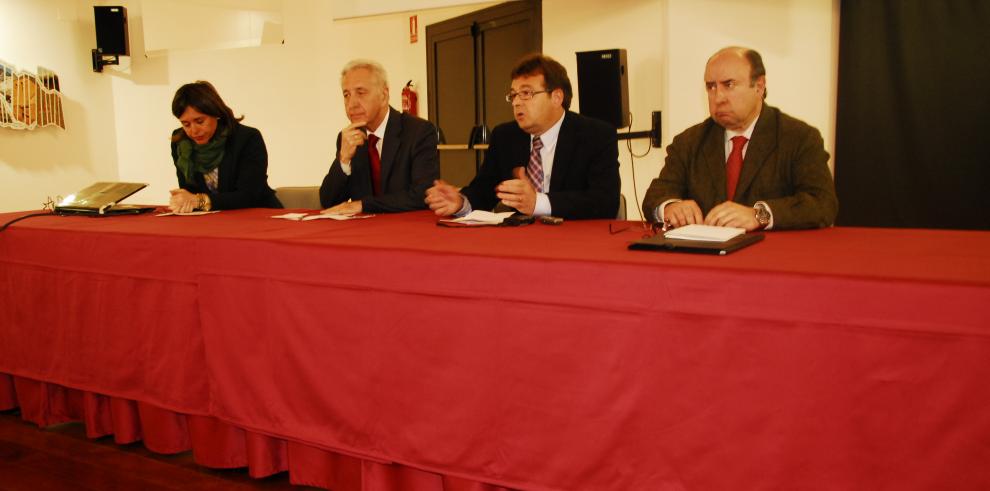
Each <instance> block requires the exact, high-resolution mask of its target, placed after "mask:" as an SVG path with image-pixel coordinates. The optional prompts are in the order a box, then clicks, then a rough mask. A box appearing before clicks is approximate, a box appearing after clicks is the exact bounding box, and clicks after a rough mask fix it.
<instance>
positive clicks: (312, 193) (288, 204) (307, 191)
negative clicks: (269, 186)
mask: <svg viewBox="0 0 990 491" xmlns="http://www.w3.org/2000/svg"><path fill="white" fill-rule="evenodd" d="M275 197H276V198H278V200H279V201H281V202H282V206H283V207H285V208H305V209H307V210H319V209H322V208H323V207H322V206H320V187H319V186H284V187H280V188H275Z"/></svg>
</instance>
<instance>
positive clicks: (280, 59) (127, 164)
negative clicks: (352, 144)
mask: <svg viewBox="0 0 990 491" xmlns="http://www.w3.org/2000/svg"><path fill="white" fill-rule="evenodd" d="M122 4H123V5H125V6H127V8H128V16H129V18H130V25H131V26H132V28H133V29H134V30H132V34H131V40H132V43H133V44H132V53H133V54H135V56H134V57H133V60H132V66H131V70H130V73H122V74H115V75H114V85H113V93H114V98H115V100H116V103H117V104H116V107H117V114H116V120H117V123H118V127H119V129H118V141H119V161H120V175H121V178H122V179H124V180H136V181H140V182H150V183H152V186H151V187H150V188H149V189H146V190H144V191H142V192H141V193H142V194H141V196H142V198H148V197H150V198H151V199H157V201H158V202H164V201H166V200H167V196H168V190H169V189H171V188H172V187H174V186H175V169H174V166H173V165H172V160H171V156H170V155H169V146H168V137H169V135H170V134H171V131H172V130H173V129H175V128H177V127H178V124H177V121H176V119H175V118H174V117H173V116H172V114H171V111H170V105H171V101H172V96H173V94H174V93H175V89H177V88H178V87H179V86H180V85H182V84H184V83H187V82H191V81H194V80H209V81H210V82H212V83H213V84H214V85H215V86H216V87H217V89H218V90H219V91H220V94H221V95H222V96H223V98H224V100H225V102H227V104H228V105H229V106H230V107H231V108H232V109H234V111H235V113H236V114H238V115H240V114H243V115H244V116H245V119H244V124H247V125H249V126H254V127H256V128H258V129H260V130H261V132H262V134H263V135H264V138H265V143H266V144H267V146H268V154H269V169H268V175H269V184H270V185H271V186H272V187H278V186H291V185H319V183H320V182H321V181H322V179H323V176H324V175H326V172H327V169H328V168H329V166H330V163H331V162H332V161H333V152H334V142H335V139H336V136H337V132H338V131H339V130H340V128H342V127H343V126H345V125H346V124H347V118H346V116H345V113H344V108H343V98H342V97H341V94H340V69H341V68H342V67H343V66H344V64H345V63H347V61H349V60H350V59H352V58H354V57H365V58H372V59H375V60H377V61H379V62H381V63H382V64H383V65H384V66H385V68H386V69H387V71H388V73H389V79H390V80H389V83H390V85H391V91H390V96H391V97H390V99H391V104H392V106H393V107H396V108H401V107H402V99H401V95H400V92H401V90H402V87H403V86H404V85H405V83H406V81H407V80H410V79H412V80H413V82H414V83H415V84H416V85H417V86H418V87H419V94H420V99H419V109H420V114H421V115H424V116H425V115H426V108H427V105H426V100H425V99H426V90H425V85H426V48H425V47H424V46H425V37H426V34H425V26H426V25H428V24H430V23H433V22H438V21H440V20H444V19H448V18H451V17H456V16H458V15H461V14H463V13H466V12H470V11H472V10H474V9H477V8H483V7H485V5H482V6H463V7H451V8H444V9H433V10H428V11H423V12H417V13H416V14H417V15H418V16H419V26H420V27H419V42H418V43H415V44H410V43H409V34H408V33H409V20H408V19H409V15H410V13H404V14H390V15H381V16H375V17H367V18H359V19H348V20H340V21H334V20H333V16H332V13H331V11H330V9H331V6H330V5H329V3H328V2H325V1H322V0H293V1H287V2H284V3H283V19H284V22H285V25H284V34H285V44H284V45H265V46H260V47H255V48H238V49H226V50H203V51H189V50H184V51H170V52H169V53H167V54H166V55H165V56H155V57H151V58H145V57H143V56H138V55H137V54H138V53H141V52H143V47H142V46H139V43H140V36H137V35H135V31H136V29H138V28H139V27H140V25H141V15H142V13H141V2H140V1H136V0H131V1H124V2H122ZM190 35H191V36H194V35H195V33H190Z"/></svg>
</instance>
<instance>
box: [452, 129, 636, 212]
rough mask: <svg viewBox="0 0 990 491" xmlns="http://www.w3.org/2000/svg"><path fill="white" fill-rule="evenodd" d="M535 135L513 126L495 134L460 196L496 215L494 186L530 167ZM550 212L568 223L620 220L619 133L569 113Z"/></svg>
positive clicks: (552, 179)
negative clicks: (493, 211) (577, 219)
mask: <svg viewBox="0 0 990 491" xmlns="http://www.w3.org/2000/svg"><path fill="white" fill-rule="evenodd" d="M530 140H531V139H530V135H529V134H528V133H526V132H524V131H523V130H521V129H520V128H519V125H518V124H516V123H515V122H514V121H513V122H511V123H503V124H500V125H498V126H496V127H495V129H494V130H492V134H491V139H490V140H489V146H488V151H487V152H486V153H485V163H484V164H482V166H481V170H480V171H478V175H477V176H476V177H475V178H474V180H472V181H471V184H469V185H468V186H467V187H465V188H464V189H462V190H461V194H463V195H464V196H465V197H467V199H468V201H469V202H470V203H471V208H472V209H475V210H491V209H492V208H494V207H495V205H496V204H497V203H498V201H499V200H498V197H496V196H495V186H497V185H498V184H499V183H500V182H502V181H505V180H507V179H514V177H513V175H512V169H513V168H515V167H524V166H526V164H527V163H528V162H529V153H530V146H531V142H530ZM547 197H549V198H550V208H551V213H553V215H554V216H557V217H561V218H568V219H575V218H615V215H616V212H617V211H618V208H619V147H618V145H617V139H616V133H615V128H613V127H612V126H609V125H608V123H605V122H603V121H599V120H597V119H592V118H588V117H585V116H581V115H580V114H577V113H573V112H570V111H568V112H567V114H565V115H564V121H563V123H561V125H560V134H559V135H558V136H557V149H556V151H555V153H554V158H553V172H552V173H551V175H550V188H549V192H548V193H547Z"/></svg>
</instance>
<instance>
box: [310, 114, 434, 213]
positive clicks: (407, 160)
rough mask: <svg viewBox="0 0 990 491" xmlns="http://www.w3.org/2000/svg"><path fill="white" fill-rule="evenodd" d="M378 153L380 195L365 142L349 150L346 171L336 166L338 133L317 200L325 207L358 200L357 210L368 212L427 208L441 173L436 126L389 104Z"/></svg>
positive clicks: (338, 145) (338, 160)
mask: <svg viewBox="0 0 990 491" xmlns="http://www.w3.org/2000/svg"><path fill="white" fill-rule="evenodd" d="M381 158H382V176H381V179H382V194H380V195H378V196H374V195H373V194H372V184H371V163H370V157H369V156H368V144H367V142H365V144H364V145H361V146H360V147H358V148H357V151H356V152H355V153H354V157H353V158H352V159H351V175H350V176H348V175H346V174H344V171H343V169H342V168H341V167H340V133H338V134H337V157H336V158H335V159H334V160H333V164H331V165H330V172H328V173H327V176H326V177H324V178H323V185H322V186H320V204H322V205H323V207H324V208H329V207H331V206H333V205H336V204H338V203H341V202H344V201H347V200H348V199H352V200H361V207H362V209H363V210H364V211H365V212H368V213H382V212H392V211H408V210H421V209H423V208H426V203H425V202H424V201H423V199H424V198H425V195H426V190H427V188H429V187H430V186H432V185H433V181H434V180H435V179H439V178H440V156H439V154H438V153H437V129H436V127H435V126H433V123H430V122H429V121H426V120H425V119H420V118H417V117H416V116H412V115H409V114H406V113H400V112H398V111H396V110H395V109H392V108H391V107H390V108H389V113H388V124H387V125H386V126H385V138H384V140H382V153H381Z"/></svg>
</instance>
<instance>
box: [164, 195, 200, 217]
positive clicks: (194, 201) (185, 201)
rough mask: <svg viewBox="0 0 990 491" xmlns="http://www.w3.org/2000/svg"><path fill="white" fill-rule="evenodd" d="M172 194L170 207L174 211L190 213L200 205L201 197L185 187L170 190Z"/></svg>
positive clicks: (169, 202)
mask: <svg viewBox="0 0 990 491" xmlns="http://www.w3.org/2000/svg"><path fill="white" fill-rule="evenodd" d="M169 193H171V194H172V196H171V197H170V198H169V199H168V209H169V211H171V212H172V213H189V212H191V211H193V210H195V209H196V207H197V206H199V197H198V196H196V195H195V194H193V193H190V192H189V191H186V190H185V189H173V190H171V191H169Z"/></svg>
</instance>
